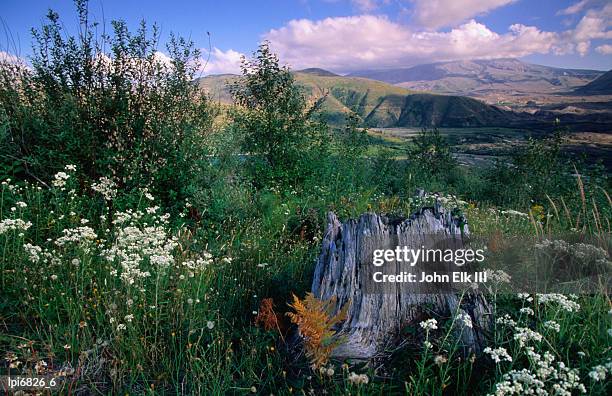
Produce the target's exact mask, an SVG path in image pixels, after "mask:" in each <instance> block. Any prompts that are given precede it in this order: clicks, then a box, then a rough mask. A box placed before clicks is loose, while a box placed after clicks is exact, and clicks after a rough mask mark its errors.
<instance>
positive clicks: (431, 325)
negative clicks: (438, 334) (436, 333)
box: [419, 319, 438, 331]
mask: <svg viewBox="0 0 612 396" xmlns="http://www.w3.org/2000/svg"><path fill="white" fill-rule="evenodd" d="M419 326H421V327H422V328H423V329H425V330H426V331H429V330H435V329H437V328H438V321H437V320H435V319H427V320H425V321H423V322H421V323H419Z"/></svg>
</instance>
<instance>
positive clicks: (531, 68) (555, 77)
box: [349, 58, 604, 96]
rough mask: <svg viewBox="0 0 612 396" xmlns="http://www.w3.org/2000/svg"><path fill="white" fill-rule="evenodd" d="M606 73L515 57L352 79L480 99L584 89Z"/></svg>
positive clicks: (369, 73)
mask: <svg viewBox="0 0 612 396" xmlns="http://www.w3.org/2000/svg"><path fill="white" fill-rule="evenodd" d="M602 74H604V72H602V71H599V70H591V69H563V68H556V67H550V66H543V65H536V64H532V63H527V62H523V61H520V60H518V59H514V58H503V59H494V60H468V61H448V62H436V63H428V64H421V65H416V66H412V67H408V68H394V69H382V70H361V71H355V72H353V73H350V74H349V76H353V77H365V78H371V79H375V80H379V81H384V82H387V83H390V84H394V85H398V86H402V87H405V88H408V89H415V90H424V91H430V92H436V93H444V94H455V95H469V96H478V94H479V93H480V94H487V93H491V92H495V91H499V92H502V91H503V92H516V93H530V92H534V93H539V94H541V93H559V92H568V91H571V90H573V89H575V88H576V87H579V86H583V85H585V84H587V83H589V82H591V81H593V80H594V79H596V78H597V77H599V76H601V75H602Z"/></svg>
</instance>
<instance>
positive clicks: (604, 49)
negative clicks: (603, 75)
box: [595, 44, 612, 55]
mask: <svg viewBox="0 0 612 396" xmlns="http://www.w3.org/2000/svg"><path fill="white" fill-rule="evenodd" d="M595 51H597V52H599V53H600V54H603V55H612V45H610V44H603V45H600V46H599V47H597V48H595Z"/></svg>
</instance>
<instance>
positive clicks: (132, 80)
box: [0, 2, 612, 396]
mask: <svg viewBox="0 0 612 396" xmlns="http://www.w3.org/2000/svg"><path fill="white" fill-rule="evenodd" d="M77 12H78V13H79V16H80V18H81V21H82V24H83V26H82V27H83V28H82V29H81V31H82V33H81V34H80V35H79V36H76V37H73V38H67V35H66V34H65V32H64V31H63V30H62V24H61V21H60V20H59V17H58V16H57V15H56V14H54V13H50V14H49V15H48V18H47V21H46V22H45V25H44V26H43V27H41V28H38V29H36V30H35V31H34V36H33V46H34V54H35V55H34V57H33V60H32V65H30V66H28V67H25V66H24V65H20V64H15V63H10V62H4V63H2V65H0V70H1V71H0V181H1V185H0V249H1V250H2V252H1V260H0V357H1V359H0V374H1V375H6V374H8V373H12V374H13V375H17V374H30V375H34V374H40V375H42V374H45V375H52V376H57V377H60V378H62V386H61V389H60V390H59V391H58V392H59V393H60V394H66V395H67V394H79V395H81V394H83V395H89V394H92V395H94V394H105V395H106V394H109V395H110V394H130V395H131V394H150V395H153V394H162V395H165V394H168V395H173V394H202V395H225V394H230V395H232V394H235V395H247V394H263V395H270V394H274V395H290V394H298V395H320V394H328V395H349V394H350V395H383V394H384V395H386V394H407V395H454V394H483V395H485V394H491V395H499V396H501V395H523V394H536V395H578V394H586V395H607V394H610V392H611V391H612V382H611V381H610V378H612V350H611V345H612V305H611V302H610V297H609V291H608V290H607V289H605V287H603V286H602V288H601V290H600V291H599V292H598V293H592V294H584V295H561V294H521V295H516V294H507V293H504V294H502V293H500V294H496V293H495V292H494V291H493V292H491V294H490V295H489V296H488V298H489V299H490V301H491V303H492V306H493V316H494V317H493V318H492V319H493V322H494V325H493V326H492V328H491V329H490V332H489V334H488V340H487V348H486V349H485V351H484V353H482V354H479V355H474V354H471V355H469V356H463V355H462V354H461V353H460V351H459V347H458V345H457V342H456V339H455V338H454V337H455V335H454V333H453V331H452V329H453V324H454V323H455V321H457V320H465V318H462V317H448V318H444V317H436V318H430V319H428V320H427V321H423V322H420V323H414V324H410V325H409V326H407V328H406V329H402V333H401V335H400V336H401V337H402V338H403V342H401V343H400V345H401V347H398V348H396V349H395V350H393V351H389V354H388V358H387V359H384V361H376V362H350V361H336V360H334V359H330V360H324V361H317V362H313V359H311V358H310V357H309V356H308V355H306V354H304V353H299V352H296V350H295V345H292V344H291V343H290V342H289V339H290V338H291V335H292V334H294V333H295V329H296V325H295V324H294V323H292V320H291V319H292V318H291V317H290V316H288V315H286V313H288V312H291V313H293V314H296V313H297V314H298V315H300V312H299V310H296V309H295V303H294V300H293V295H295V296H297V297H298V298H299V299H302V300H303V299H304V298H305V296H306V293H307V292H309V291H310V286H311V282H312V274H313V270H314V263H315V260H316V257H317V255H318V253H319V251H320V241H321V239H322V236H323V233H324V231H325V226H326V224H325V218H326V213H327V212H328V211H330V210H331V211H334V212H335V213H337V214H338V215H339V217H340V218H342V219H343V220H344V219H349V218H355V217H357V216H359V215H360V214H362V213H365V212H367V211H374V212H378V213H391V214H397V215H404V216H407V215H409V214H411V213H413V212H414V211H416V210H417V209H419V208H420V203H419V202H418V201H417V200H414V199H413V195H414V192H415V190H416V189H417V188H423V189H425V190H426V191H428V192H431V193H434V192H435V193H438V195H439V197H441V199H443V200H444V202H445V203H446V204H447V205H449V206H452V207H453V208H456V210H458V211H460V212H461V213H463V214H465V216H466V218H467V219H468V222H469V226H470V230H471V232H472V234H473V235H476V236H478V237H482V238H485V239H488V240H494V241H503V240H505V239H510V238H513V237H525V236H529V237H530V238H532V239H533V241H535V242H538V243H543V244H544V245H545V246H546V248H547V249H553V250H552V251H553V253H554V249H560V250H562V252H563V254H566V255H574V256H576V258H577V259H584V257H587V256H588V257H590V259H593V260H598V261H597V262H598V263H600V264H602V265H604V266H611V265H612V263H611V261H610V248H611V246H612V245H611V243H612V239H611V238H610V236H611V234H610V232H611V228H610V220H611V219H612V201H611V199H610V178H609V172H608V170H607V169H606V168H605V167H603V166H601V165H598V164H596V163H595V164H593V161H590V162H585V161H580V160H578V159H576V158H575V157H568V156H566V153H565V152H564V150H563V149H562V147H563V144H564V142H565V140H564V139H565V135H564V133H563V126H562V125H555V126H554V132H551V133H548V134H545V135H543V136H537V138H534V139H529V138H527V137H525V136H524V135H522V134H521V141H522V144H521V145H520V146H519V148H518V149H517V148H516V147H513V146H512V145H508V147H506V148H505V151H504V156H503V160H496V159H495V158H493V159H491V160H490V161H487V162H486V163H483V164H480V166H473V165H472V166H466V165H462V164H459V163H458V162H457V160H456V158H455V157H456V154H457V152H456V145H458V144H465V145H467V144H468V143H470V144H472V143H473V144H478V143H474V141H475V140H478V138H477V137H473V136H472V135H471V134H468V136H465V137H464V136H463V135H462V133H465V131H463V132H462V131H451V133H440V132H438V131H436V130H427V131H418V132H417V133H413V134H412V139H404V136H403V135H401V134H400V135H401V136H391V137H390V138H389V137H387V136H380V133H378V132H376V131H366V130H365V129H364V128H362V126H363V125H362V124H361V123H360V119H359V118H358V117H357V116H355V115H350V114H349V115H348V116H347V119H346V122H345V126H344V127H333V128H332V127H330V126H328V125H327V124H326V123H325V122H323V121H322V120H321V118H320V117H319V114H318V113H317V110H318V107H317V105H318V104H317V103H312V102H311V101H309V100H307V99H306V98H305V96H304V94H303V92H302V91H301V90H300V89H298V87H297V86H296V85H295V81H294V79H293V77H292V74H291V73H290V71H289V70H288V69H286V68H285V67H282V66H280V65H279V62H278V59H277V58H276V56H275V55H274V54H273V53H271V52H270V50H269V48H268V46H267V45H266V44H265V43H264V44H263V45H262V46H261V47H260V48H259V50H258V51H257V52H256V53H254V54H253V57H252V58H251V59H247V60H245V61H244V65H243V66H244V70H243V76H242V78H241V79H238V80H237V81H235V82H234V83H233V86H232V87H231V92H232V97H233V100H234V106H229V107H228V106H219V105H218V104H217V103H215V101H214V100H210V98H208V97H207V96H206V95H204V94H203V93H202V92H201V91H200V90H199V89H198V86H197V84H194V83H193V81H194V79H195V78H196V74H197V70H198V65H197V64H196V62H195V59H198V58H199V54H198V53H197V50H195V49H194V48H193V44H192V43H190V42H189V41H188V40H185V39H182V38H179V37H172V38H171V39H170V40H169V47H168V53H169V54H171V61H170V62H162V61H160V60H159V59H158V57H157V56H156V45H157V42H156V37H157V36H156V33H155V32H156V30H155V29H156V28H155V27H148V26H147V25H146V24H144V23H143V25H142V28H141V29H140V30H138V31H136V32H129V31H128V30H127V27H126V26H125V24H123V23H121V22H114V23H113V29H114V30H113V32H112V33H111V34H110V35H109V37H107V38H98V37H96V36H95V35H93V33H91V32H92V30H93V29H90V28H91V25H90V22H88V20H87V18H86V16H87V11H86V3H84V2H77ZM103 44H105V45H106V46H105V45H103ZM103 48H106V49H107V51H108V52H107V53H104V52H103ZM443 132H445V131H443ZM490 132H491V134H495V135H496V136H499V141H498V142H497V143H496V144H497V145H499V144H500V143H499V142H502V141H503V140H504V139H505V136H506V135H508V136H514V134H515V132H513V131H505V130H503V131H497V130H496V131H490ZM470 136H472V137H470ZM464 138H465V139H472V140H470V141H469V142H468V143H466V142H465V141H463V140H462V139H464ZM568 234H569V235H571V236H572V238H573V240H575V241H576V242H575V243H574V244H569V245H567V244H566V245H563V243H562V242H559V243H557V244H556V245H555V244H552V242H550V243H549V242H546V241H557V240H559V239H561V236H566V235H568ZM581 242H584V243H582V244H581ZM499 281H500V282H503V276H500V279H499ZM289 304H292V305H293V307H290V306H289ZM315 313H317V312H315ZM319 313H320V312H319ZM302 314H303V313H302ZM469 325H471V323H470V324H469ZM416 335H418V337H417V336H416ZM422 339H425V342H422Z"/></svg>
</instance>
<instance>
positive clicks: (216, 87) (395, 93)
mask: <svg viewBox="0 0 612 396" xmlns="http://www.w3.org/2000/svg"><path fill="white" fill-rule="evenodd" d="M310 70H312V69H310ZM295 78H296V81H297V83H298V84H299V85H300V86H301V87H302V88H303V89H304V92H305V94H306V95H307V96H308V97H310V98H312V99H316V98H320V97H323V96H324V95H327V96H326V99H325V101H324V103H323V109H322V114H323V116H324V118H325V119H326V120H327V121H328V122H330V123H331V124H341V123H343V122H344V120H345V118H346V115H347V114H348V113H350V112H351V111H352V112H355V113H357V114H358V115H359V116H360V117H361V119H362V121H363V122H364V124H365V125H368V126H372V127H403V126H411V127H432V126H439V127H462V126H472V127H473V126H499V125H507V123H508V122H510V121H511V120H512V119H514V118H515V116H514V115H513V114H512V113H510V112H505V111H502V110H500V109H498V108H496V107H495V106H490V105H487V104H485V103H483V102H481V101H478V100H475V99H471V98H466V97H457V96H444V95H435V94H426V93H417V92H413V91H410V90H407V89H405V88H401V87H397V86H394V85H390V84H386V83H383V82H380V81H374V80H370V79H365V78H357V77H342V76H338V75H333V73H329V74H327V73H321V71H320V69H318V70H316V72H312V71H306V72H304V71H299V72H296V73H295ZM238 79H239V77H238V76H235V75H220V76H208V77H204V78H202V79H200V80H199V84H200V86H201V87H202V88H203V89H204V90H205V91H207V92H208V93H209V95H211V96H212V97H213V99H216V100H219V101H221V102H222V103H231V96H230V94H229V90H228V87H227V84H228V83H232V82H235V81H237V80H238Z"/></svg>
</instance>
